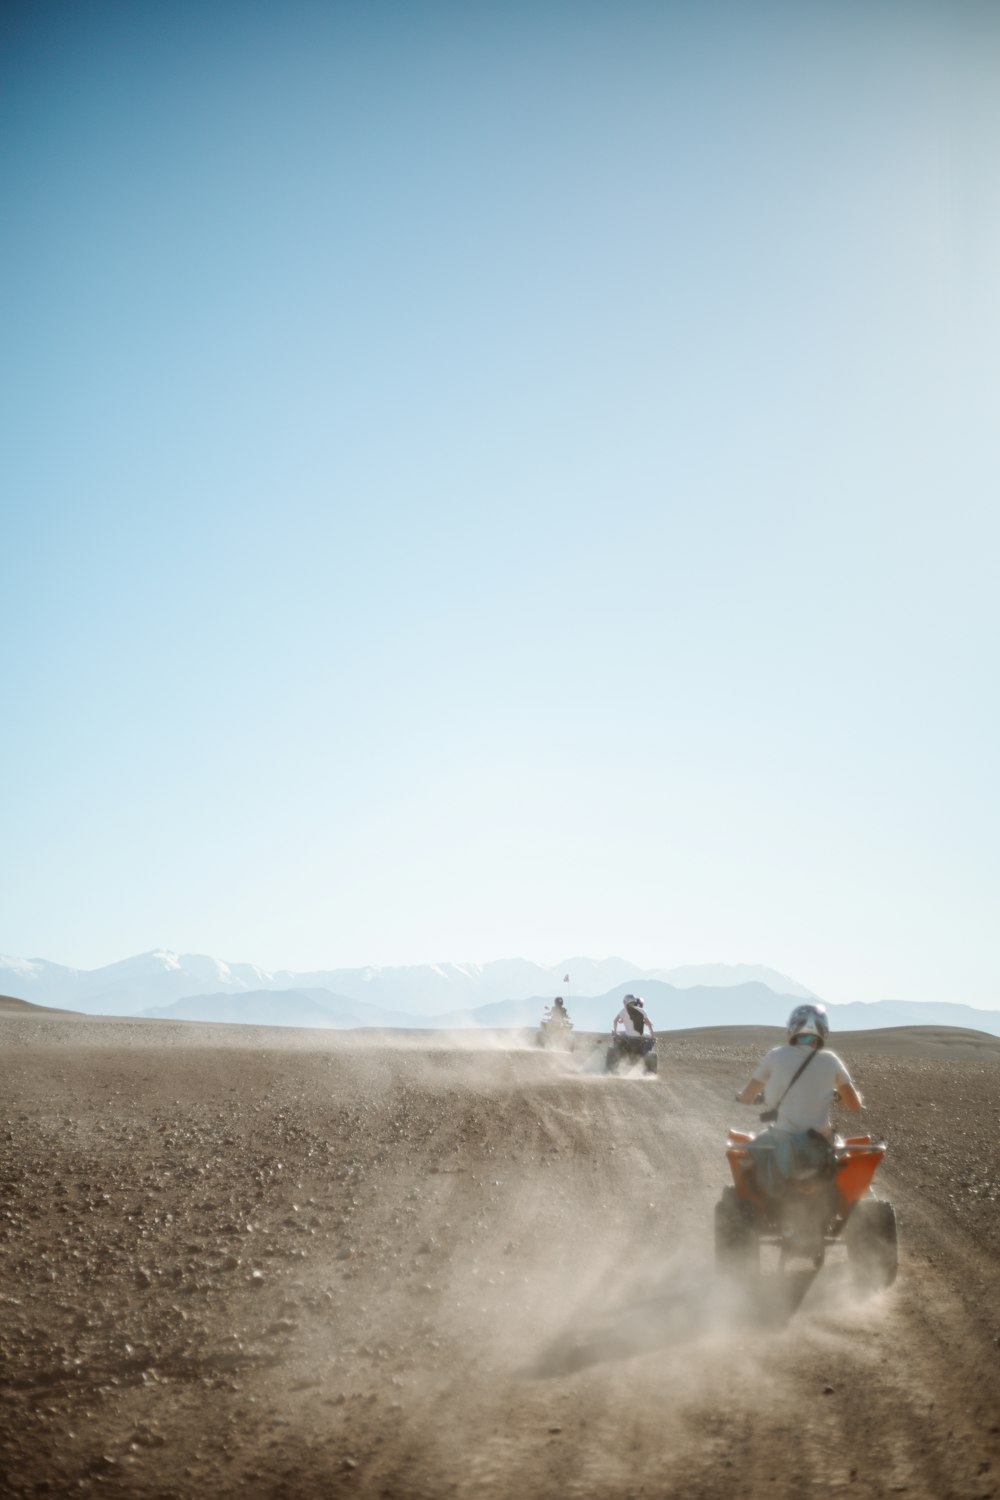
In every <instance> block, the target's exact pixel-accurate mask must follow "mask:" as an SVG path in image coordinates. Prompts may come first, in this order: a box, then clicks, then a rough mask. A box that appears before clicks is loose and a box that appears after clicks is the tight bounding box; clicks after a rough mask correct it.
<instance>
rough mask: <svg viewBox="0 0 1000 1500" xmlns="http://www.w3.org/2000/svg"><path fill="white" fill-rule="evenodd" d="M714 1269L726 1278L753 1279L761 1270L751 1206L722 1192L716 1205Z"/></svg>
mask: <svg viewBox="0 0 1000 1500" xmlns="http://www.w3.org/2000/svg"><path fill="white" fill-rule="evenodd" d="M715 1265H716V1269H717V1270H719V1271H721V1272H722V1273H723V1274H724V1275H727V1276H755V1275H756V1274H757V1273H758V1271H759V1270H760V1240H759V1239H758V1237H757V1221H756V1214H755V1212H754V1207H753V1204H752V1203H747V1202H746V1201H745V1200H744V1199H742V1198H740V1197H738V1196H737V1193H736V1189H735V1188H733V1187H727V1188H723V1190H722V1197H721V1198H720V1200H719V1202H718V1203H717V1204H716V1205H715Z"/></svg>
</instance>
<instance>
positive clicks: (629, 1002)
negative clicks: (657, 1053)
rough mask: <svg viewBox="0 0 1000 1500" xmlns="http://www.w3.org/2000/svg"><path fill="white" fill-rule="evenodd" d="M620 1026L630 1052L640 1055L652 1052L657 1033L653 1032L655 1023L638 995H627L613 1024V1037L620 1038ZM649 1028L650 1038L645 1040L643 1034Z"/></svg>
mask: <svg viewBox="0 0 1000 1500" xmlns="http://www.w3.org/2000/svg"><path fill="white" fill-rule="evenodd" d="M619 1026H620V1027H621V1028H622V1034H623V1037H624V1040H625V1045H626V1047H628V1048H629V1050H630V1051H635V1052H640V1053H641V1052H649V1051H650V1049H651V1048H652V1046H653V1042H654V1040H655V1036H656V1033H655V1032H654V1031H653V1023H652V1021H651V1020H650V1019H649V1017H648V1016H647V1014H646V1010H645V1007H644V1005H643V1003H642V1001H641V1000H640V998H639V996H638V995H626V996H625V999H624V1000H623V1001H622V1008H621V1010H620V1011H619V1012H618V1014H617V1015H616V1016H615V1018H614V1020H613V1021H612V1023H611V1035H612V1036H613V1037H617V1036H618V1028H619ZM647 1026H648V1027H649V1037H648V1038H645V1037H644V1036H643V1032H644V1030H645V1028H646V1027H647ZM637 1044H638V1045H637Z"/></svg>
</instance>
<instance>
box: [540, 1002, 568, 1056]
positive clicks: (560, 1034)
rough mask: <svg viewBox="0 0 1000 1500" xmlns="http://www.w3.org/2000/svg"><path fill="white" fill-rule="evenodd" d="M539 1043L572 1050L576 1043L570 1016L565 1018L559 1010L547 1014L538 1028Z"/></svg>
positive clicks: (564, 1050) (542, 1045) (541, 1045)
mask: <svg viewBox="0 0 1000 1500" xmlns="http://www.w3.org/2000/svg"><path fill="white" fill-rule="evenodd" d="M538 1045H539V1047H552V1048H557V1049H560V1050H562V1051H563V1052H572V1050H573V1047H574V1045H575V1039H574V1036H573V1022H572V1021H571V1020H570V1019H569V1017H568V1016H566V1017H565V1018H563V1017H561V1016H560V1015H559V1014H558V1013H557V1012H552V1013H550V1014H548V1015H546V1017H545V1019H544V1020H543V1021H542V1024H541V1025H540V1026H539V1028H538Z"/></svg>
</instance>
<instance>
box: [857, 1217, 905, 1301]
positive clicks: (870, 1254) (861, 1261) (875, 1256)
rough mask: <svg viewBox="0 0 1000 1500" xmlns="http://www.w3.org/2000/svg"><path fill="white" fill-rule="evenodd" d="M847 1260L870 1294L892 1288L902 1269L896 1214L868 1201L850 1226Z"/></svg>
mask: <svg viewBox="0 0 1000 1500" xmlns="http://www.w3.org/2000/svg"><path fill="white" fill-rule="evenodd" d="M844 1238H845V1240H846V1242H847V1256H848V1259H849V1261H850V1263H851V1268H852V1270H853V1271H854V1278H855V1280H856V1281H857V1282H858V1284H859V1285H860V1286H862V1287H864V1288H865V1289H866V1290H869V1291H882V1290H883V1289H884V1288H885V1287H887V1286H892V1283H893V1282H894V1281H895V1279H896V1272H897V1270H898V1269H899V1236H898V1231H897V1228H896V1210H895V1209H894V1208H893V1206H892V1204H891V1203H885V1202H883V1201H882V1200H881V1199H879V1198H865V1199H864V1200H863V1201H862V1202H861V1203H859V1204H858V1206H857V1207H856V1208H855V1210H854V1212H853V1213H852V1214H851V1217H850V1219H849V1220H848V1222H847V1232H846V1234H845V1236H844Z"/></svg>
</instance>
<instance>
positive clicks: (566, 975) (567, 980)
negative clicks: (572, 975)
mask: <svg viewBox="0 0 1000 1500" xmlns="http://www.w3.org/2000/svg"><path fill="white" fill-rule="evenodd" d="M563 984H569V975H568V974H564V975H563Z"/></svg>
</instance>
